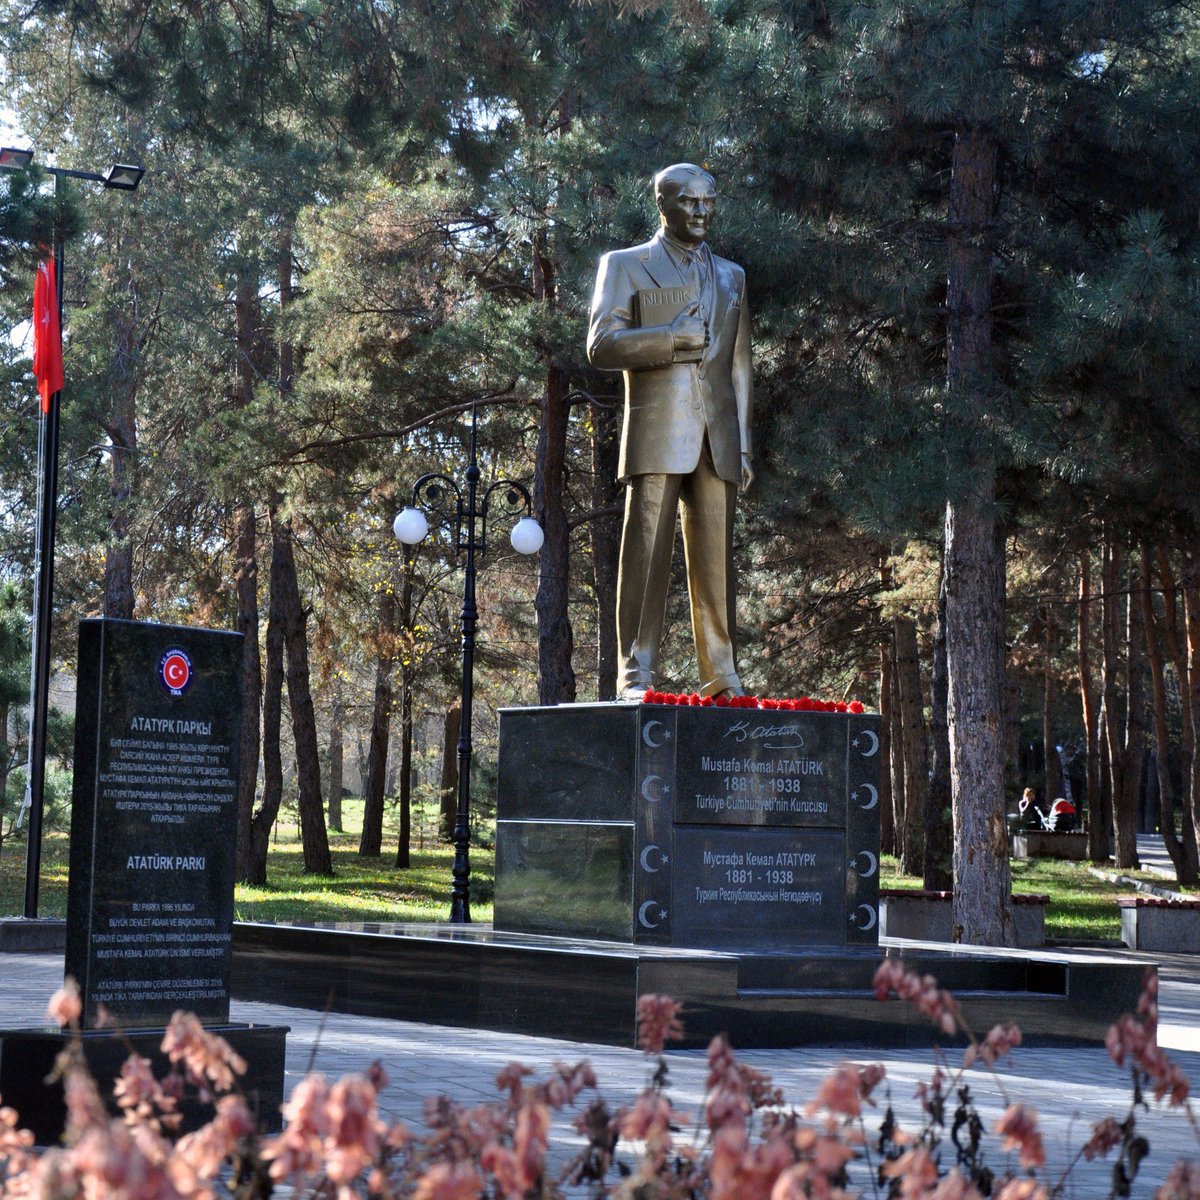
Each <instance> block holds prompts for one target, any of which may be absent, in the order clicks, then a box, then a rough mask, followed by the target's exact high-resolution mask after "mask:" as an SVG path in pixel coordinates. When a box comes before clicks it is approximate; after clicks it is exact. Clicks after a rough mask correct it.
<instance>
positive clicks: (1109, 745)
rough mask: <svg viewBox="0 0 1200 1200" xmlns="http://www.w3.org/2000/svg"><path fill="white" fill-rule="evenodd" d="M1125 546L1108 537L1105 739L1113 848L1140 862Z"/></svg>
mask: <svg viewBox="0 0 1200 1200" xmlns="http://www.w3.org/2000/svg"><path fill="white" fill-rule="evenodd" d="M1121 574H1122V567H1121V549H1120V547H1119V546H1118V545H1116V544H1115V543H1114V542H1112V541H1111V539H1109V538H1108V537H1106V538H1105V543H1104V552H1103V566H1102V583H1103V588H1104V595H1103V597H1102V598H1101V613H1102V629H1101V641H1102V645H1103V650H1104V657H1103V661H1102V664H1101V679H1102V688H1103V693H1104V742H1105V749H1106V751H1107V757H1108V775H1109V779H1110V780H1111V788H1112V836H1113V851H1114V858H1115V861H1116V865H1117V866H1118V867H1132V866H1135V865H1136V864H1137V788H1138V783H1139V779H1138V778H1137V777H1135V776H1134V773H1133V766H1134V763H1133V754H1134V747H1132V746H1131V745H1130V743H1129V741H1128V734H1129V732H1130V726H1131V725H1133V726H1134V727H1136V725H1135V718H1134V717H1133V715H1132V710H1133V702H1132V701H1133V695H1132V682H1133V670H1132V667H1133V664H1132V662H1130V663H1128V666H1129V668H1130V669H1129V671H1128V673H1127V674H1126V676H1125V684H1126V686H1125V699H1126V704H1127V705H1128V708H1127V709H1126V711H1127V712H1129V714H1130V716H1129V719H1128V721H1123V720H1122V716H1123V713H1122V705H1121V703H1120V699H1119V692H1120V691H1121V643H1122V641H1123V640H1124V639H1123V634H1124V632H1125V620H1124V613H1123V612H1122V607H1121V600H1122V596H1121Z"/></svg>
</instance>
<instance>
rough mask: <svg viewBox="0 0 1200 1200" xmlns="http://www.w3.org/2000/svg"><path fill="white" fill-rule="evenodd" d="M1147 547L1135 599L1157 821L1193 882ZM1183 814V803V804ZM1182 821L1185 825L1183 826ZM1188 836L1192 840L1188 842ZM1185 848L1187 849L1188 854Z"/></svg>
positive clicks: (1183, 878) (1178, 866)
mask: <svg viewBox="0 0 1200 1200" xmlns="http://www.w3.org/2000/svg"><path fill="white" fill-rule="evenodd" d="M1153 584H1154V580H1153V576H1152V567H1151V564H1150V547H1149V545H1148V544H1146V543H1143V544H1142V559H1141V570H1140V572H1139V575H1138V599H1139V602H1140V606H1141V610H1142V628H1143V631H1144V632H1145V635H1146V661H1147V662H1148V663H1149V665H1150V696H1151V707H1152V710H1153V714H1154V765H1155V769H1156V770H1157V772H1158V825H1159V829H1160V831H1161V832H1162V839H1163V845H1164V846H1166V849H1167V854H1168V855H1169V856H1170V858H1171V865H1172V866H1173V867H1174V868H1175V877H1176V878H1177V879H1178V880H1179V882H1180V883H1182V884H1193V883H1196V882H1197V871H1196V858H1195V844H1194V843H1195V839H1194V836H1192V837H1191V838H1189V836H1188V835H1189V834H1190V833H1191V830H1190V828H1186V827H1185V829H1184V831H1183V835H1184V836H1183V838H1182V839H1181V838H1180V836H1179V834H1178V833H1177V832H1176V829H1175V824H1176V822H1175V811H1176V803H1175V787H1174V785H1173V784H1172V782H1171V762H1170V759H1171V739H1170V734H1169V732H1168V728H1167V685H1166V676H1165V672H1164V670H1163V655H1162V648H1161V646H1160V644H1159V640H1158V621H1157V619H1156V616H1155V611H1154V590H1153ZM1184 812H1185V814H1186V812H1187V809H1186V806H1185V808H1184ZM1186 824H1187V823H1186V822H1185V826H1186ZM1189 840H1190V841H1191V842H1192V843H1193V844H1192V846H1191V847H1189V846H1188V842H1189ZM1189 849H1190V850H1191V853H1190V854H1189Z"/></svg>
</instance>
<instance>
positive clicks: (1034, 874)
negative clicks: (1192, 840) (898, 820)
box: [879, 856, 1165, 941]
mask: <svg viewBox="0 0 1200 1200" xmlns="http://www.w3.org/2000/svg"><path fill="white" fill-rule="evenodd" d="M1010 866H1011V869H1012V879H1013V893H1014V894H1022V893H1023V894H1026V895H1029V894H1034V895H1047V896H1049V897H1050V903H1049V904H1048V905H1047V906H1046V937H1048V938H1059V939H1063V940H1069V941H1093V940H1097V939H1100V940H1105V941H1117V940H1119V939H1120V937H1121V917H1120V914H1119V912H1118V910H1117V897H1118V896H1128V895H1132V894H1134V892H1135V889H1134V888H1133V887H1130V886H1123V885H1120V884H1116V883H1109V882H1108V881H1107V880H1104V879H1099V878H1098V877H1097V876H1095V875H1093V874H1092V873H1091V871H1089V870H1088V867H1089V866H1090V864H1089V863H1086V862H1064V861H1063V860H1061V859H1055V858H1032V859H1013V860H1012V862H1011V863H1010ZM1108 870H1109V873H1110V874H1115V873H1116V871H1115V868H1111V867H1110V868H1108ZM1120 874H1122V875H1127V876H1130V877H1132V878H1134V879H1142V880H1144V881H1146V882H1148V883H1158V884H1163V883H1164V882H1165V881H1164V880H1163V879H1162V878H1161V877H1160V876H1157V875H1153V874H1151V873H1150V872H1147V871H1122V872H1120ZM879 879H880V883H881V885H882V886H883V887H894V888H913V889H919V888H921V887H922V886H923V885H922V882H921V880H920V879H918V878H916V877H915V876H912V875H901V874H900V866H899V863H898V862H897V861H896V859H894V858H891V857H888V856H885V857H884V858H883V861H882V863H881V865H880V872H879Z"/></svg>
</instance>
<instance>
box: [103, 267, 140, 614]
mask: <svg viewBox="0 0 1200 1200" xmlns="http://www.w3.org/2000/svg"><path fill="white" fill-rule="evenodd" d="M126 290H127V292H128V299H127V301H126V303H125V304H123V305H119V306H118V308H117V313H116V317H115V319H114V320H115V323H114V328H113V362H112V369H111V370H110V372H109V385H108V391H109V395H110V396H111V398H112V412H111V417H110V424H109V425H108V426H107V429H106V432H107V434H108V440H109V472H110V475H109V505H110V507H109V517H108V540H107V542H106V544H105V547H104V615H105V616H106V617H119V618H121V619H123V620H126V621H131V620H133V608H134V593H133V543H132V542H131V541H130V540H129V531H130V524H131V511H130V510H131V506H132V503H133V488H134V472H135V469H136V466H135V462H136V459H135V456H136V454H137V392H138V382H139V380H138V372H137V317H138V293H137V285H136V282H135V280H134V277H133V272H132V269H131V270H130V273H129V279H128V282H127V288H126Z"/></svg>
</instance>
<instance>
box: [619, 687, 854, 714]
mask: <svg viewBox="0 0 1200 1200" xmlns="http://www.w3.org/2000/svg"><path fill="white" fill-rule="evenodd" d="M642 703H643V704H687V705H694V706H695V707H697V708H759V709H764V710H767V711H770V712H839V713H861V712H866V709H865V708H864V707H863V704H862V701H861V700H850V701H846V700H817V699H815V698H814V697H812V696H801V697H800V698H799V699H795V700H780V699H768V698H766V697H761V698H760V697H758V696H724V695H722V696H701V695H699V694H698V693H696V692H691V693H684V692H679V693H676V692H656V691H654V690H652V689H651V690H649V691H647V692H645V693H643V695H642Z"/></svg>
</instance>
